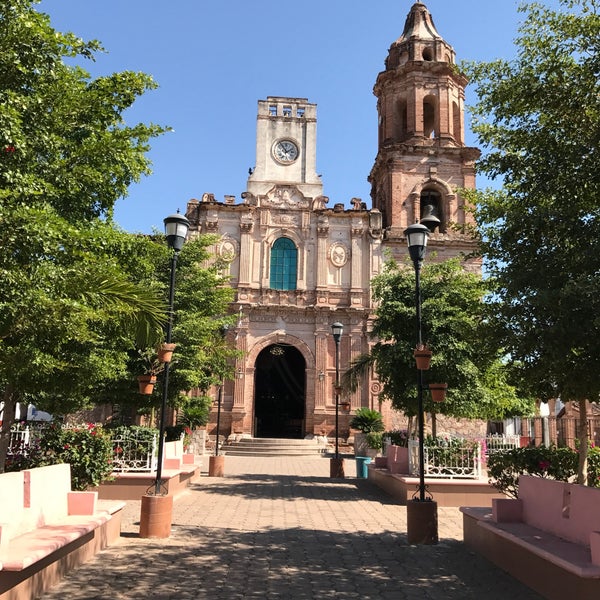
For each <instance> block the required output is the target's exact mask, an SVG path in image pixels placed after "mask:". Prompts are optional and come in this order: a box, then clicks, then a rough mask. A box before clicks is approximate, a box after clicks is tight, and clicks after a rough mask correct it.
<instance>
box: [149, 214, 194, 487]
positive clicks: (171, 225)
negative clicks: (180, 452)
mask: <svg viewBox="0 0 600 600" xmlns="http://www.w3.org/2000/svg"><path fill="white" fill-rule="evenodd" d="M164 223H165V233H166V235H167V244H168V245H169V248H171V249H172V250H173V254H172V256H171V284H170V287H169V315H168V319H167V327H166V336H165V337H166V343H167V344H170V343H171V333H172V330H173V301H174V299H175V269H176V267H177V256H178V255H179V251H180V250H181V249H182V248H183V243H184V242H185V238H186V235H187V232H188V229H189V226H190V222H189V221H188V220H187V219H186V218H185V217H184V216H183V215H181V214H179V213H176V214H174V215H169V216H168V217H167V218H166V219H165V220H164ZM169 365H170V361H168V362H165V369H164V383H163V397H162V405H161V411H160V429H159V434H158V466H157V468H156V481H155V483H154V494H155V495H156V496H158V495H160V488H161V485H162V464H163V453H164V445H165V440H164V438H165V428H166V412H167V396H168V392H169Z"/></svg>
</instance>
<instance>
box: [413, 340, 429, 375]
mask: <svg viewBox="0 0 600 600" xmlns="http://www.w3.org/2000/svg"><path fill="white" fill-rule="evenodd" d="M413 354H414V357H415V360H416V361H417V369H419V371H427V370H428V369H429V367H430V365H431V350H430V349H429V348H428V347H427V346H426V345H425V344H419V345H418V346H417V347H416V348H415V351H414V353H413Z"/></svg>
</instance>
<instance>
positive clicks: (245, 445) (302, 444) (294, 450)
mask: <svg viewBox="0 0 600 600" xmlns="http://www.w3.org/2000/svg"><path fill="white" fill-rule="evenodd" d="M221 451H222V452H223V453H224V454H227V455H229V456H319V455H320V454H323V453H325V451H326V446H325V445H323V444H320V443H318V442H317V441H316V440H302V439H287V438H242V439H241V440H238V441H237V442H228V443H226V444H224V445H223V446H222V447H221Z"/></svg>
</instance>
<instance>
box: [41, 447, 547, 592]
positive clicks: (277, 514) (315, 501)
mask: <svg viewBox="0 0 600 600" xmlns="http://www.w3.org/2000/svg"><path fill="white" fill-rule="evenodd" d="M225 470H226V474H227V476H226V477H224V478H209V477H205V476H204V477H203V478H202V479H201V481H200V482H199V483H198V484H197V485H195V486H194V487H193V488H192V489H191V490H190V491H189V492H186V493H184V494H183V495H181V496H179V497H178V498H177V499H176V501H175V504H174V509H173V531H172V535H171V537H170V538H168V539H165V540H150V539H140V538H139V537H138V530H139V525H138V523H139V515H140V502H131V503H128V506H127V508H126V509H125V515H124V523H123V536H122V538H121V539H122V542H121V543H120V544H119V545H117V546H113V547H111V548H109V549H107V550H105V551H104V552H102V553H100V554H99V555H97V556H96V557H95V558H94V560H93V561H91V562H89V563H87V564H86V565H84V566H82V567H80V568H79V569H78V570H77V571H74V572H72V573H71V574H70V575H69V576H68V577H67V578H66V579H65V580H64V581H63V582H62V583H61V584H60V585H58V586H57V587H56V588H54V589H53V590H52V591H51V592H50V593H48V594H45V595H44V596H43V598H44V600H81V599H86V600H92V599H98V600H100V599H102V600H120V599H127V600H128V599H130V598H132V599H137V598H144V599H148V598H160V599H173V600H188V599H189V600H191V599H205V598H206V599H208V598H210V599H215V600H225V599H227V600H235V599H238V598H260V599H269V600H270V599H275V598H282V599H283V598H285V599H286V600H297V599H298V600H302V599H317V598H318V599H325V598H327V599H329V598H338V599H339V598H344V599H345V598H368V599H382V600H385V599H390V600H391V599H393V600H448V599H450V600H470V599H473V600H475V599H477V600H537V599H539V596H537V595H536V594H534V593H533V592H532V591H530V590H529V589H528V588H526V587H524V586H522V585H521V584H520V583H518V582H517V581H515V580H514V579H512V578H511V577H509V576H508V575H506V574H504V573H503V572H502V571H500V570H498V569H496V568H495V567H494V566H493V565H491V564H490V563H488V562H487V561H485V560H484V559H482V558H480V557H479V556H478V555H476V554H474V553H472V552H471V551H469V550H468V549H467V548H466V547H465V546H464V545H463V544H462V519H461V515H460V513H459V512H458V509H454V508H442V507H440V508H439V509H438V519H439V536H440V543H439V544H438V545H435V546H409V545H408V544H407V541H406V508H405V507H402V506H399V505H397V504H395V502H394V501H392V500H391V499H390V497H389V496H387V494H385V493H384V492H382V491H380V490H379V489H378V488H376V487H375V486H373V485H372V484H371V483H369V482H368V481H366V480H362V479H355V478H354V475H355V472H356V471H355V467H354V461H353V460H349V459H347V460H346V479H343V480H332V479H330V478H329V460H327V459H326V458H302V459H300V458H285V459H284V458H245V457H233V456H231V457H226V466H225Z"/></svg>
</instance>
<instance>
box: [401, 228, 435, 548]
mask: <svg viewBox="0 0 600 600" xmlns="http://www.w3.org/2000/svg"><path fill="white" fill-rule="evenodd" d="M429 233H430V230H429V228H428V227H426V226H425V225H422V224H420V223H415V224H414V225H410V226H409V227H407V229H405V231H404V235H405V236H406V242H407V244H408V252H409V254H410V258H411V259H412V262H413V265H414V268H415V304H416V309H417V347H418V348H420V347H422V345H423V335H422V327H421V266H422V264H423V260H424V258H425V251H426V249H427V239H428V238H429ZM417 373H418V378H417V403H418V424H419V493H418V498H413V499H412V502H408V503H407V536H408V541H409V543H418V544H432V543H437V541H438V534H437V503H436V502H434V501H433V498H432V497H431V496H429V497H426V489H425V450H424V439H425V424H424V421H423V371H422V369H419V368H417Z"/></svg>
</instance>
